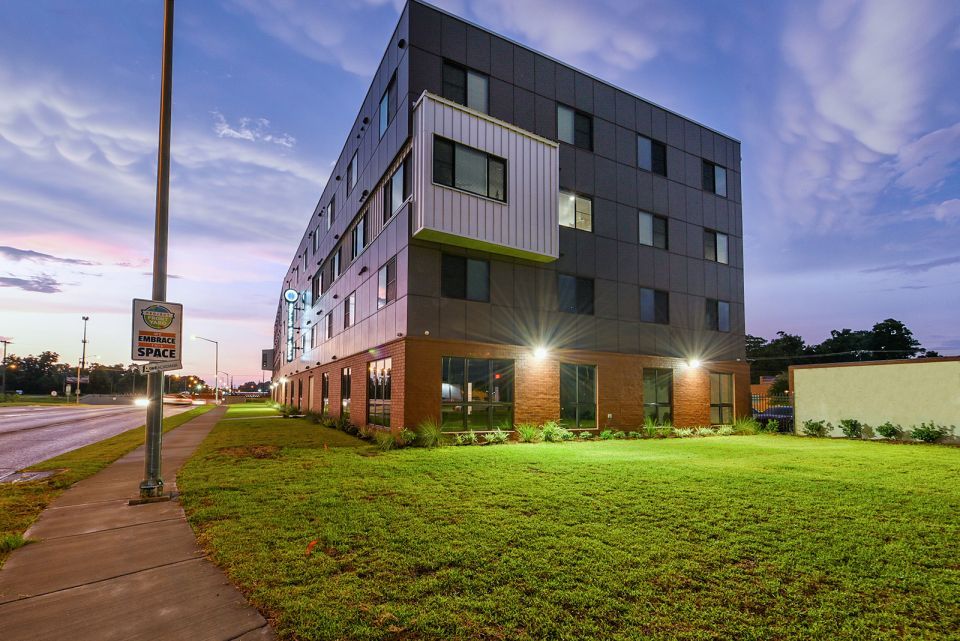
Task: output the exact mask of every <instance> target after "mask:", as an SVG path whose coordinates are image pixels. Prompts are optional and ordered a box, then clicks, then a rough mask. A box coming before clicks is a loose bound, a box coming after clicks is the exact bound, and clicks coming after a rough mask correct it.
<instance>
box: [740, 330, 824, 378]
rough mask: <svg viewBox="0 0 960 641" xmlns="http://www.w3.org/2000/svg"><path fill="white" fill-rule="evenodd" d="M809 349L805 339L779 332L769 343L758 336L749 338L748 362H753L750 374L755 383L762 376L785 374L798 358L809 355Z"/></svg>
mask: <svg viewBox="0 0 960 641" xmlns="http://www.w3.org/2000/svg"><path fill="white" fill-rule="evenodd" d="M808 351H809V348H808V347H807V345H806V344H805V343H804V341H803V338H802V337H801V336H798V335H796V334H787V333H786V332H777V337H776V338H774V339H773V340H771V341H767V340H765V339H763V338H759V337H757V336H748V337H747V360H748V361H751V365H750V374H751V377H752V380H753V382H755V383H756V382H759V380H760V377H761V376H776V375H777V374H779V373H780V372H783V371H785V370H786V369H787V367H789V366H790V365H791V364H792V363H794V362H795V361H797V357H799V356H803V355H804V354H807V353H808Z"/></svg>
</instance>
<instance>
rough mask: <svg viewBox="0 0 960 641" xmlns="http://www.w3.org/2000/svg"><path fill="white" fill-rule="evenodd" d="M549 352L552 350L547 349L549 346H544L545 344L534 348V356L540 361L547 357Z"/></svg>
mask: <svg viewBox="0 0 960 641" xmlns="http://www.w3.org/2000/svg"><path fill="white" fill-rule="evenodd" d="M549 353H550V352H549V351H548V350H547V348H546V347H543V346H542V345H541V346H540V347H536V348H534V350H533V357H534V358H535V359H537V360H538V361H542V360H543V359H545V358H546V357H547V355H548V354H549Z"/></svg>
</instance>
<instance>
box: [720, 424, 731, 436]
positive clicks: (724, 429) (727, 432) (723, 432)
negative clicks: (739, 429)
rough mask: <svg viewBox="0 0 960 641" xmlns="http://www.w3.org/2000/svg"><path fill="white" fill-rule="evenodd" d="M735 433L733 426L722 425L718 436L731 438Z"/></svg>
mask: <svg viewBox="0 0 960 641" xmlns="http://www.w3.org/2000/svg"><path fill="white" fill-rule="evenodd" d="M734 433H735V432H734V430H733V425H721V426H720V427H718V428H717V436H731V435H732V434H734Z"/></svg>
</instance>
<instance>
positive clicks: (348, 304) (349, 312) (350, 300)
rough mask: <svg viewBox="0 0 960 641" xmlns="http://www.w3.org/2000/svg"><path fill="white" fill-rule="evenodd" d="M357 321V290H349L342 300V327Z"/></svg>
mask: <svg viewBox="0 0 960 641" xmlns="http://www.w3.org/2000/svg"><path fill="white" fill-rule="evenodd" d="M356 322H357V292H355V291H353V292H350V295H349V296H347V299H346V300H345V301H343V328H344V329H346V328H348V327H350V326H351V325H353V324H354V323H356Z"/></svg>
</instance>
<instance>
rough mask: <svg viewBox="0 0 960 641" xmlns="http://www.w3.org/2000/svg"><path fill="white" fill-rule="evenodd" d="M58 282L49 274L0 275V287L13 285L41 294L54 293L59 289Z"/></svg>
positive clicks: (59, 284) (59, 283)
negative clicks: (27, 275) (21, 276)
mask: <svg viewBox="0 0 960 641" xmlns="http://www.w3.org/2000/svg"><path fill="white" fill-rule="evenodd" d="M61 285H63V283H61V282H59V281H58V280H57V279H56V278H54V277H53V276H50V275H49V274H40V275H39V276H30V277H29V278H17V277H15V276H0V287H13V288H16V289H22V290H23V291H25V292H39V293H41V294H56V293H58V292H60V291H62V290H61V289H60V286H61Z"/></svg>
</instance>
